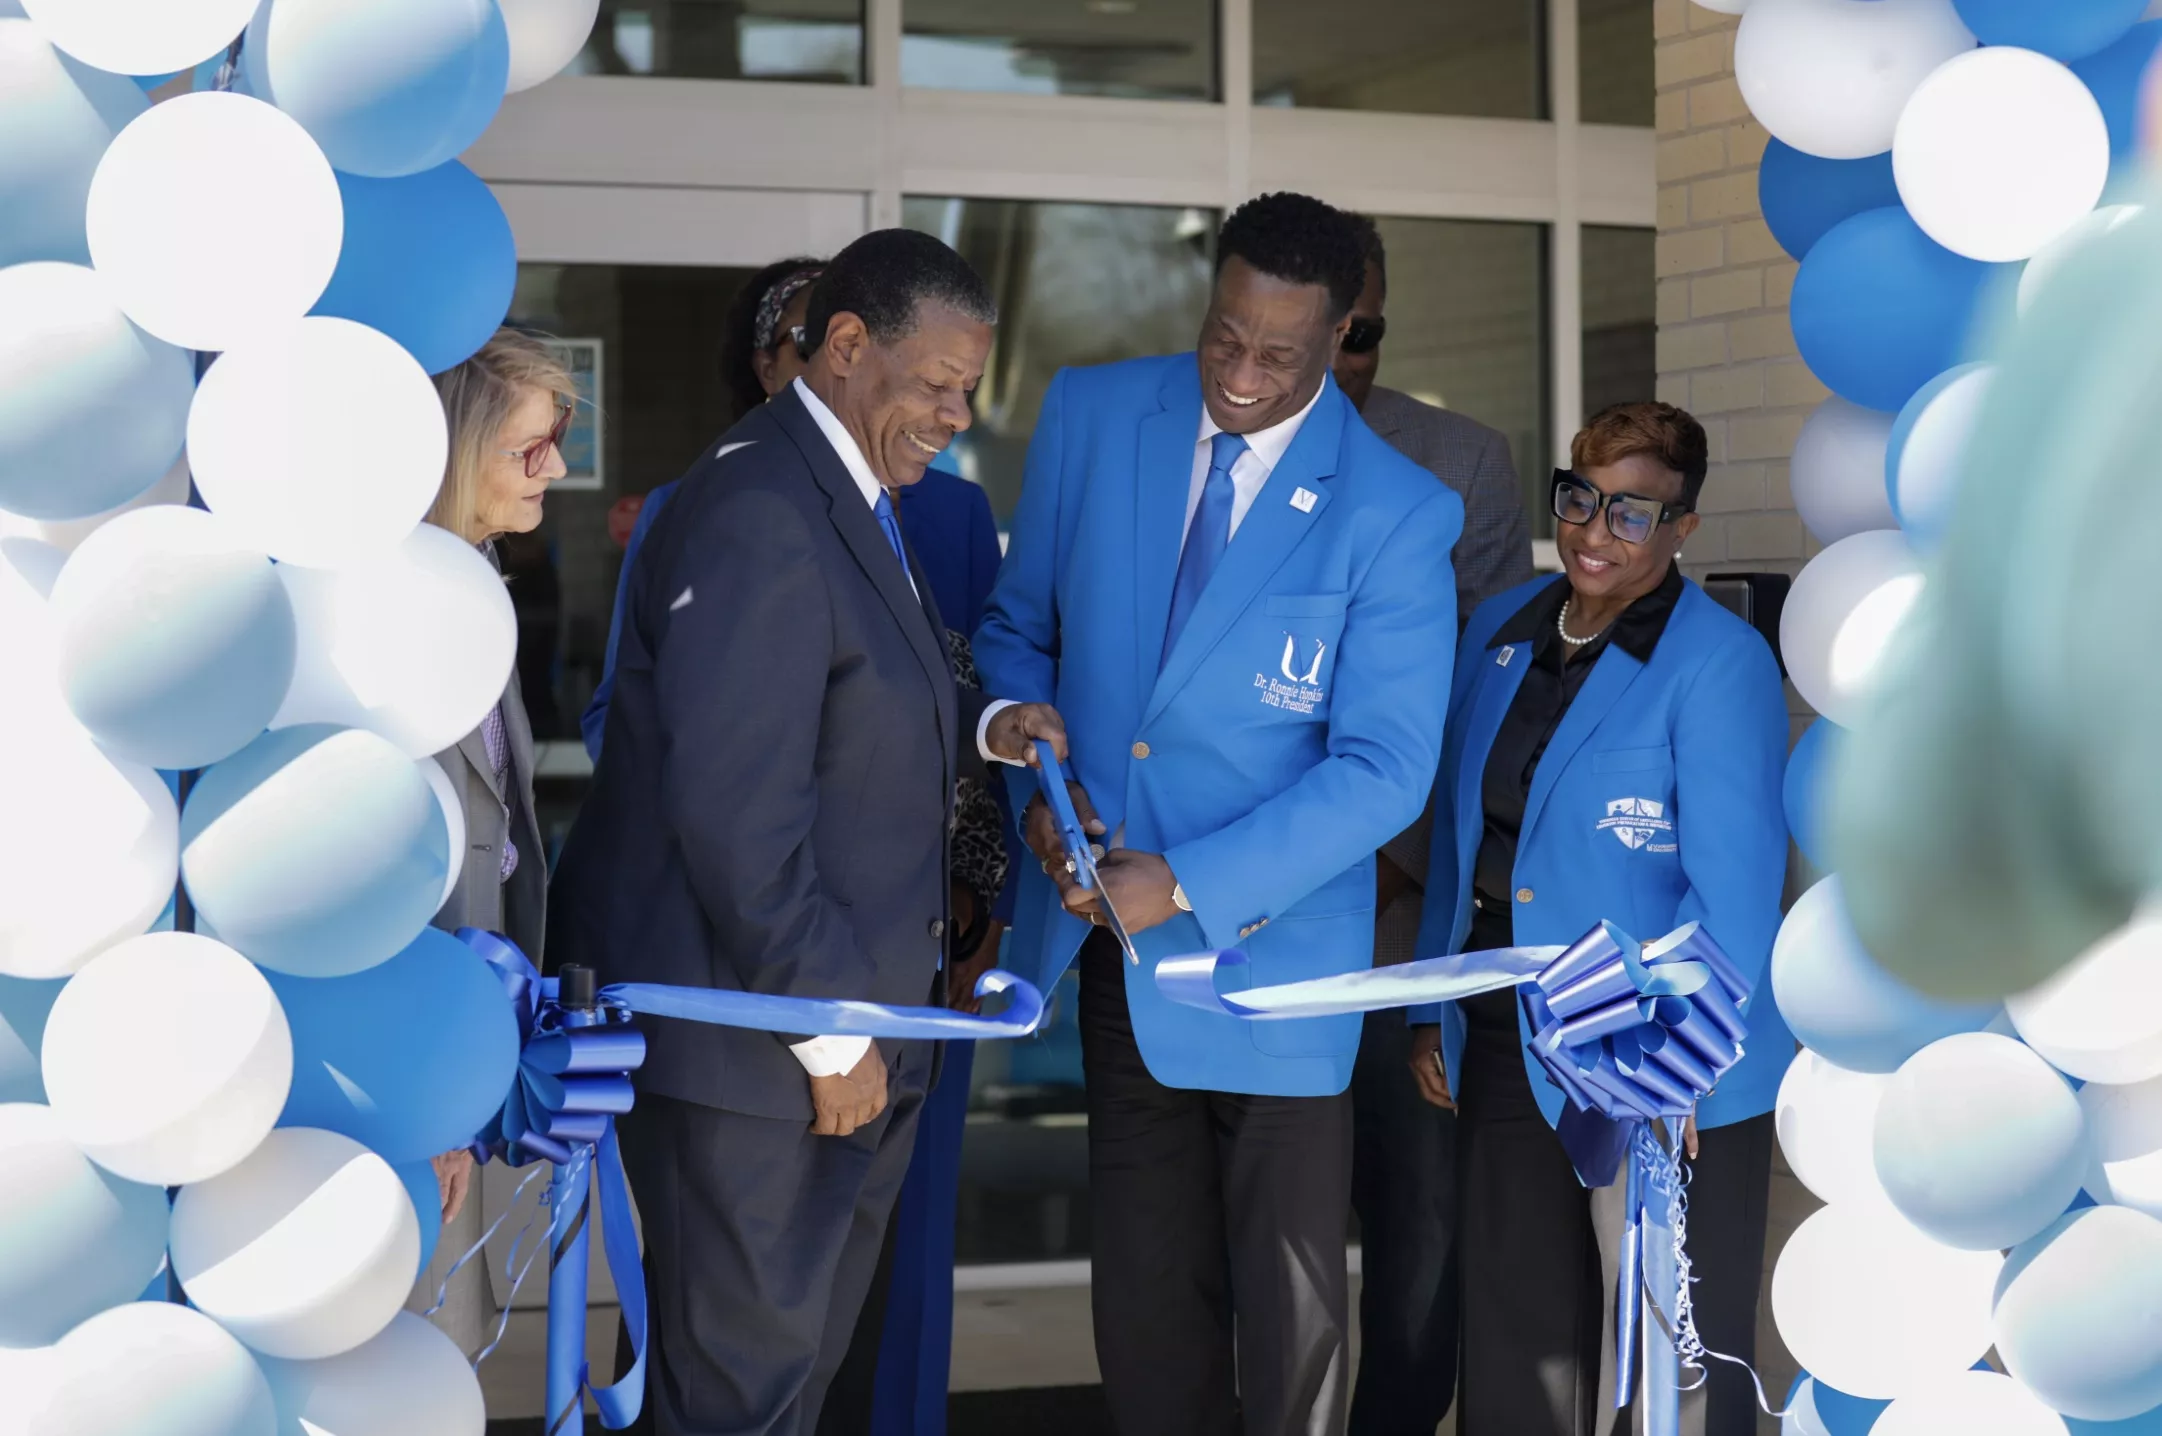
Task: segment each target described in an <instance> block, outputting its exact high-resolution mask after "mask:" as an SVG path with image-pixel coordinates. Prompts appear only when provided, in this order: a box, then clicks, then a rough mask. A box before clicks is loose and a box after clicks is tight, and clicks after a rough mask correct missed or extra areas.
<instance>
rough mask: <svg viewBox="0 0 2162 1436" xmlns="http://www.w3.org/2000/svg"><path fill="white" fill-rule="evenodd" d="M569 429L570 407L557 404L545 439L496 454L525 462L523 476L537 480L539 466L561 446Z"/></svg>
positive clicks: (502, 450) (501, 450)
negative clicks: (552, 450)
mask: <svg viewBox="0 0 2162 1436" xmlns="http://www.w3.org/2000/svg"><path fill="white" fill-rule="evenodd" d="M570 427H571V406H570V405H568V404H558V405H556V421H555V423H554V425H553V426H552V427H550V428H549V430H548V434H547V436H546V437H545V438H540V439H535V440H534V441H533V442H532V443H530V444H528V445H526V446H525V447H524V448H522V449H500V450H498V451H497V452H499V453H501V454H502V455H503V457H504V458H506V459H523V460H525V476H526V477H527V478H529V479H537V478H539V477H540V471H541V465H543V464H545V463H547V462H548V451H549V450H550V449H559V448H561V447H562V446H563V436H564V435H565V434H567V433H569V432H570Z"/></svg>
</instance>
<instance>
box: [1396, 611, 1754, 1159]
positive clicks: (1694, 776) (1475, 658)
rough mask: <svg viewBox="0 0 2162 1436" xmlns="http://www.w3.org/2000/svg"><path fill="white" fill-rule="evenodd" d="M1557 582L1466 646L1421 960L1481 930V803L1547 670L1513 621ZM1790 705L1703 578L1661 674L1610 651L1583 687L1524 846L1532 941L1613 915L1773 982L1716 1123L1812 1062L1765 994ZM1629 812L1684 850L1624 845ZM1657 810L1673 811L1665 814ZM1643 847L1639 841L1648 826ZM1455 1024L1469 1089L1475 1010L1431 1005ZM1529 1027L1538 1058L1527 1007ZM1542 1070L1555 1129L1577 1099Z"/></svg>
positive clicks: (1533, 1067) (1558, 937) (1452, 704)
mask: <svg viewBox="0 0 2162 1436" xmlns="http://www.w3.org/2000/svg"><path fill="white" fill-rule="evenodd" d="M1560 581H1561V580H1560V578H1559V577H1558V576H1557V575H1553V574H1548V575H1546V576H1544V577H1541V578H1537V579H1534V580H1532V581H1531V582H1530V583H1526V584H1520V585H1518V586H1517V587H1515V588H1512V589H1510V590H1509V591H1508V592H1506V593H1501V594H1497V595H1495V596H1494V597H1493V598H1491V599H1488V600H1487V601H1486V602H1485V603H1483V604H1481V605H1480V606H1479V609H1478V611H1477V612H1476V613H1474V614H1473V615H1472V620H1471V624H1470V626H1469V627H1468V628H1467V629H1466V630H1465V632H1464V638H1463V641H1462V643H1461V644H1460V645H1459V646H1458V648H1457V659H1456V691H1455V693H1454V694H1452V695H1451V697H1450V701H1449V736H1448V742H1447V745H1446V746H1445V748H1444V750H1443V753H1442V764H1441V776H1440V779H1439V781H1438V783H1437V785H1436V788H1435V794H1434V841H1433V849H1432V857H1431V859H1430V866H1429V868H1428V872H1427V885H1426V906H1425V909H1424V912H1423V914H1422V917H1421V922H1420V927H1419V952H1420V953H1421V955H1423V956H1430V957H1431V956H1439V955H1442V954H1446V953H1454V952H1461V951H1462V950H1463V945H1464V940H1465V938H1466V936H1467V935H1468V934H1469V933H1470V931H1471V911H1472V909H1471V897H1472V868H1473V864H1474V863H1475V861H1476V860H1477V858H1478V853H1479V842H1480V839H1481V837H1482V836H1483V835H1484V833H1485V830H1486V813H1485V804H1484V801H1483V799H1482V797H1481V788H1482V785H1483V783H1484V781H1485V774H1486V760H1487V754H1488V752H1489V750H1490V749H1492V747H1493V745H1494V737H1495V734H1496V733H1497V732H1499V731H1500V728H1501V724H1502V719H1503V717H1504V715H1506V714H1507V713H1508V711H1509V705H1510V703H1511V702H1512V701H1513V700H1514V699H1515V697H1516V690H1517V686H1518V685H1519V684H1520V683H1521V682H1522V681H1523V678H1524V671H1525V669H1526V668H1528V667H1529V666H1530V659H1531V646H1530V645H1529V644H1527V643H1514V644H1497V643H1495V642H1494V636H1495V634H1496V632H1497V631H1498V630H1499V629H1500V628H1501V626H1502V625H1503V624H1504V623H1506V622H1508V620H1509V619H1511V618H1513V617H1515V616H1516V614H1517V613H1518V612H1519V611H1520V610H1522V609H1523V608H1524V606H1525V605H1526V604H1528V603H1530V602H1532V601H1533V600H1534V599H1535V598H1537V596H1538V595H1539V594H1540V593H1541V592H1542V591H1543V590H1544V589H1545V588H1546V587H1547V585H1549V584H1552V583H1558V582H1560ZM1787 730H1788V724H1787V703H1786V690H1785V688H1784V686H1783V684H1782V683H1781V680H1780V677H1779V665H1778V664H1777V662H1775V661H1774V660H1773V658H1772V651H1771V649H1770V648H1769V647H1768V646H1767V645H1766V644H1765V642H1764V640H1763V638H1762V637H1760V636H1759V635H1758V633H1757V631H1756V630H1755V629H1753V628H1751V627H1750V626H1749V625H1748V624H1746V623H1744V622H1743V621H1742V620H1741V619H1739V618H1737V617H1735V616H1734V615H1733V614H1732V613H1729V612H1728V611H1727V610H1726V609H1724V608H1722V607H1720V605H1719V604H1718V602H1717V601H1715V600H1713V599H1712V598H1710V597H1708V596H1706V594H1705V592H1704V590H1703V589H1701V588H1699V587H1697V586H1696V585H1695V584H1693V583H1687V584H1684V585H1683V587H1682V596H1681V598H1680V600H1679V601H1677V602H1676V604H1675V606H1674V612H1673V615H1672V616H1671V617H1670V618H1669V619H1668V621H1667V627H1666V632H1665V633H1664V634H1662V635H1661V636H1660V639H1659V645H1658V647H1657V648H1655V649H1653V650H1652V656H1651V661H1650V662H1649V663H1639V662H1638V661H1637V660H1636V659H1635V658H1632V657H1631V656H1630V655H1629V654H1628V653H1626V652H1624V651H1623V650H1621V649H1620V648H1618V647H1615V646H1614V645H1612V644H1609V645H1608V646H1607V648H1606V651H1605V652H1603V653H1602V654H1600V656H1599V658H1598V659H1597V660H1596V666H1594V667H1593V669H1592V672H1591V676H1590V677H1588V678H1587V679H1586V680H1585V681H1584V686H1583V688H1582V689H1581V690H1580V691H1579V692H1578V694H1577V698H1576V701H1575V702H1574V703H1573V704H1571V705H1570V708H1569V712H1568V714H1567V715H1566V716H1565V717H1563V719H1562V721H1561V726H1560V727H1559V728H1557V729H1556V730H1555V733H1554V738H1553V741H1552V742H1551V743H1549V744H1548V745H1547V749H1546V753H1545V755H1544V756H1542V757H1541V758H1540V760H1539V767H1538V770H1537V772H1536V773H1535V774H1534V775H1533V778H1532V786H1531V794H1530V801H1529V802H1528V803H1527V805H1526V807H1525V810H1524V827H1523V831H1522V833H1521V834H1520V836H1519V837H1518V840H1517V855H1516V869H1515V873H1514V884H1513V885H1514V888H1515V894H1514V895H1515V896H1517V897H1519V898H1521V897H1522V896H1523V895H1524V894H1525V893H1527V892H1528V893H1529V894H1531V898H1530V900H1529V901H1519V902H1518V903H1517V904H1516V912H1515V919H1516V940H1517V942H1518V943H1520V944H1523V945H1525V946H1535V945H1546V944H1562V943H1570V942H1574V941H1576V940H1577V939H1578V938H1579V937H1582V936H1583V935H1584V934H1585V932H1586V931H1588V930H1589V929H1591V928H1592V927H1594V926H1596V925H1597V924H1598V923H1599V922H1600V921H1602V920H1606V921H1611V922H1613V923H1615V924H1616V925H1617V926H1619V927H1621V928H1622V929H1624V930H1625V931H1627V932H1628V933H1630V934H1631V935H1632V936H1634V937H1636V938H1637V939H1639V940H1640V941H1645V942H1649V941H1651V940H1652V939H1653V938H1656V937H1661V936H1664V935H1665V934H1666V933H1667V932H1669V931H1670V930H1672V929H1674V928H1676V927H1679V926H1681V925H1682V924H1683V923H1686V922H1699V923H1702V924H1703V925H1704V928H1705V930H1706V931H1708V932H1709V933H1711V935H1712V936H1713V937H1714V938H1716V939H1718V941H1719V945H1720V946H1721V947H1722V948H1724V949H1725V950H1726V953H1727V955H1728V956H1729V957H1731V958H1733V959H1734V963H1735V965H1736V966H1737V967H1739V968H1740V969H1741V970H1742V972H1743V973H1744V974H1745V975H1746V976H1747V977H1749V979H1750V980H1751V981H1752V982H1754V983H1756V984H1757V990H1756V992H1755V993H1753V994H1752V997H1751V1000H1750V1001H1749V1002H1748V1003H1746V1004H1745V1005H1744V1011H1745V1013H1746V1014H1747V1016H1748V1018H1749V1038H1748V1040H1747V1042H1746V1043H1745V1044H1744V1045H1745V1049H1746V1050H1745V1053H1744V1055H1743V1057H1742V1060H1741V1061H1740V1062H1739V1063H1737V1064H1736V1065H1735V1067H1734V1068H1733V1070H1732V1071H1730V1072H1728V1073H1727V1075H1726V1077H1725V1078H1724V1079H1723V1080H1722V1081H1721V1082H1720V1083H1719V1087H1718V1090H1717V1091H1715V1092H1714V1093H1713V1094H1712V1095H1711V1096H1709V1097H1707V1098H1705V1099H1704V1101H1703V1102H1702V1103H1700V1104H1699V1105H1698V1107H1697V1125H1698V1126H1699V1127H1719V1126H1724V1125H1726V1124H1727V1123H1730V1122H1739V1121H1741V1120H1742V1119H1743V1118H1745V1117H1754V1116H1756V1115H1758V1114H1759V1113H1761V1112H1767V1111H1769V1110H1771V1107H1772V1103H1773V1099H1774V1098H1775V1097H1776V1096H1777V1094H1778V1091H1779V1081H1780V1078H1781V1077H1783V1076H1784V1075H1785V1074H1786V1070H1787V1064H1788V1063H1789V1062H1790V1061H1791V1060H1792V1059H1793V1057H1794V1038H1793V1036H1792V1034H1790V1033H1789V1032H1788V1031H1787V1026H1786V1024H1785V1023H1784V1022H1783V1021H1781V1020H1780V1017H1779V1009H1778V1008H1777V1007H1776V1006H1774V1005H1773V1003H1772V1001H1771V999H1770V997H1769V995H1768V994H1767V993H1766V991H1765V987H1764V972H1765V963H1766V961H1767V960H1768V959H1769V958H1770V956H1771V951H1772V938H1773V936H1774V935H1775V934H1777V932H1778V931H1779V898H1780V893H1781V891H1782V889H1783V888H1784V886H1785V883H1786V871H1787V825H1786V819H1785V817H1784V816H1783V812H1782V809H1781V807H1780V783H1781V779H1782V776H1783V774H1784V771H1785V768H1786V757H1787ZM1618 803H1629V804H1630V805H1631V807H1630V809H1629V811H1631V812H1636V813H1641V814H1648V815H1650V816H1652V817H1655V818H1656V817H1664V818H1665V819H1666V820H1667V821H1669V822H1671V823H1672V824H1673V828H1672V834H1671V837H1670V838H1668V839H1667V840H1666V841H1657V840H1655V841H1651V842H1640V843H1639V844H1638V845H1637V846H1631V845H1630V844H1629V843H1628V842H1625V841H1621V840H1620V839H1619V836H1618V834H1619V833H1620V832H1621V831H1622V830H1620V829H1610V828H1603V827H1602V826H1601V821H1602V820H1603V819H1604V818H1606V817H1607V816H1608V815H1609V814H1610V813H1613V812H1616V811H1618V809H1617V808H1616V807H1615V806H1614V805H1615V804H1618ZM1648 804H1656V805H1658V806H1657V808H1656V810H1654V809H1653V808H1651V807H1649V806H1648ZM1629 831H1630V832H1632V833H1634V832H1636V831H1638V830H1637V829H1630V830H1629ZM1437 1018H1438V1019H1439V1021H1440V1022H1441V1024H1442V1052H1443V1058H1444V1060H1445V1061H1446V1062H1447V1064H1448V1069H1449V1074H1450V1082H1451V1085H1452V1088H1453V1087H1454V1084H1455V1082H1456V1079H1457V1074H1458V1073H1459V1072H1461V1071H1462V1067H1461V1063H1462V1059H1463V1051H1464V1018H1463V1014H1462V1013H1461V1012H1460V1011H1459V1010H1458V1007H1457V1004H1455V1003H1453V1002H1451V1003H1443V1004H1440V1006H1439V1007H1438V1008H1435V1007H1428V1008H1421V1009H1414V1011H1413V1013H1412V1020H1413V1021H1415V1022H1417V1021H1426V1022H1432V1021H1435V1020H1437ZM1517 1023H1518V1025H1519V1026H1520V1027H1522V1028H1523V1029H1524V1038H1525V1041H1526V1043H1527V1044H1528V1043H1529V1042H1530V1040H1531V1029H1530V1027H1529V1025H1528V1024H1527V1023H1526V1022H1525V1018H1524V1014H1523V1010H1522V1008H1521V1006H1520V1007H1519V1008H1518V1011H1517ZM1524 1065H1525V1067H1526V1069H1527V1070H1528V1071H1529V1072H1530V1073H1531V1078H1532V1083H1531V1085H1532V1091H1533V1093H1534V1094H1535V1095H1536V1096H1537V1097H1538V1100H1539V1110H1540V1111H1541V1112H1543V1113H1545V1114H1546V1119H1547V1121H1548V1122H1549V1123H1552V1122H1554V1121H1555V1120H1557V1119H1558V1118H1559V1117H1560V1115H1561V1108H1562V1102H1563V1098H1562V1094H1561V1090H1560V1089H1559V1088H1557V1087H1556V1086H1555V1085H1554V1084H1553V1083H1552V1082H1550V1081H1549V1080H1547V1077H1546V1074H1545V1073H1544V1071H1542V1070H1541V1069H1540V1067H1539V1065H1538V1064H1537V1062H1535V1061H1534V1060H1533V1059H1532V1058H1531V1056H1530V1053H1529V1050H1528V1047H1527V1051H1526V1054H1525V1059H1524Z"/></svg>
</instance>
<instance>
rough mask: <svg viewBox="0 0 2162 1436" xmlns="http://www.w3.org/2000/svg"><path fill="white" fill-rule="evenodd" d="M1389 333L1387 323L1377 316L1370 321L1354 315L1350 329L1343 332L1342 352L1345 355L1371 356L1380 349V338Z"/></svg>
mask: <svg viewBox="0 0 2162 1436" xmlns="http://www.w3.org/2000/svg"><path fill="white" fill-rule="evenodd" d="M1388 332H1389V321H1388V320H1387V319H1385V318H1383V317H1382V316H1381V315H1379V314H1377V315H1375V316H1374V317H1373V318H1371V319H1367V318H1364V317H1363V316H1358V315H1354V316H1353V317H1352V321H1351V327H1350V328H1349V329H1347V330H1345V331H1344V342H1343V346H1342V347H1343V351H1344V352H1345V353H1346V354H1371V353H1373V352H1374V351H1375V350H1376V349H1379V348H1380V347H1381V338H1382V336H1383V335H1384V334H1387V333H1388Z"/></svg>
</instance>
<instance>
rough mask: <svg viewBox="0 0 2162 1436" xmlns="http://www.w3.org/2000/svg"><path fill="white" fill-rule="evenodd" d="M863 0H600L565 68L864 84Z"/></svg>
mask: <svg viewBox="0 0 2162 1436" xmlns="http://www.w3.org/2000/svg"><path fill="white" fill-rule="evenodd" d="M863 6H864V0H601V10H600V18H599V19H598V20H596V21H595V22H594V25H593V34H592V37H591V38H590V39H588V40H587V41H586V47H585V50H584V52H583V53H581V54H580V55H579V56H578V58H577V59H576V60H574V61H573V62H572V63H571V65H570V68H569V70H568V72H567V73H570V74H574V75H672V76H678V77H682V78H687V79H695V80H795V81H799V82H806V83H811V84H830V85H860V84H862V83H863Z"/></svg>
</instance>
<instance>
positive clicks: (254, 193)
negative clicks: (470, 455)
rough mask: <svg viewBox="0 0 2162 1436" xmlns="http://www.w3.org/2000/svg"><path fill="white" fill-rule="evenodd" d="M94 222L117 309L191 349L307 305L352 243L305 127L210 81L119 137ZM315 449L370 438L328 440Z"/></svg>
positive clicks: (93, 198) (93, 207) (102, 165)
mask: <svg viewBox="0 0 2162 1436" xmlns="http://www.w3.org/2000/svg"><path fill="white" fill-rule="evenodd" d="M152 3H156V4H158V5H160V6H169V5H170V0H152ZM171 8H174V9H185V8H187V7H185V6H171ZM247 8H248V9H249V10H252V9H253V8H254V6H253V5H252V4H250V5H249V6H248V7H247ZM241 21H242V23H243V24H245V23H246V21H247V15H246V14H245V13H243V14H242V16H241ZM167 68H181V67H177V66H174V67H167ZM88 223H89V234H90V256H91V260H92V262H93V263H94V264H95V266H96V268H97V270H98V272H99V273H100V274H102V275H104V276H105V278H106V279H107V280H108V281H109V282H110V283H111V285H112V288H113V294H114V296H115V297H116V298H117V299H118V300H119V302H120V307H121V308H122V309H124V310H126V311H127V315H128V317H129V318H130V319H133V320H134V321H135V322H136V323H137V324H140V325H141V326H142V327H143V328H145V329H147V330H149V331H150V332H151V333H152V334H155V335H157V336H158V337H159V338H160V339H163V340H166V341H167V342H169V343H173V344H177V345H179V346H181V347H182V348H184V349H227V348H230V347H232V345H234V344H235V343H238V342H239V341H241V340H242V339H244V338H246V337H247V336H248V335H250V334H253V333H256V332H259V331H261V330H263V329H266V328H270V327H273V326H275V325H278V324H281V323H284V322H286V321H289V320H294V319H298V318H300V316H302V315H303V314H306V313H307V312H308V310H309V308H310V307H311V306H312V305H313V304H314V303H315V301H316V300H317V299H319V298H321V297H322V293H323V290H324V288H325V287H326V286H327V285H328V284H329V283H330V276H331V272H332V271H333V270H335V269H336V268H337V267H338V250H339V247H340V246H341V245H342V244H343V243H344V239H345V207H344V203H343V201H342V200H340V198H339V196H338V181H337V177H336V176H334V175H333V174H332V173H331V172H330V161H328V160H326V159H324V158H323V152H322V151H321V150H320V149H318V148H317V147H316V143H315V141H314V140H312V139H310V138H308V133H307V131H305V130H303V129H302V128H301V127H300V126H299V125H298V124H296V123H294V121H293V120H292V119H291V118H290V117H289V116H287V115H285V114H283V113H282V112H280V111H279V110H276V109H274V108H272V107H271V106H269V105H266V104H264V103H263V102H262V101H261V100H254V99H250V98H248V97H247V96H246V95H236V94H232V93H230V92H226V93H220V92H217V91H212V90H204V91H199V92H197V93H195V94H191V95H178V96H175V97H174V98H172V99H170V100H167V101H165V102H164V103H163V104H160V105H154V106H152V107H151V109H150V112H149V113H148V114H146V115H144V116H143V117H142V118H141V119H139V120H136V121H135V122H134V123H133V124H130V125H129V126H128V127H127V128H126V129H125V130H122V131H121V132H120V134H119V136H118V138H116V139H115V140H114V141H113V143H112V146H111V147H110V148H109V149H107V150H106V151H105V158H104V159H103V160H102V161H100V162H99V164H98V172H97V175H96V177H95V178H93V179H92V180H91V182H90V207H89V211H88ZM352 434H353V430H352V429H351V426H350V424H348V425H347V426H346V427H345V428H344V429H341V430H339V431H336V435H343V436H348V437H349V436H351V435H352ZM318 448H319V450H320V452H323V453H326V454H329V453H338V452H341V451H352V450H359V451H362V452H365V451H366V450H367V449H368V448H369V445H368V444H367V443H355V442H340V439H339V438H338V437H336V436H334V435H325V436H322V438H321V441H320V443H319V445H318Z"/></svg>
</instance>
